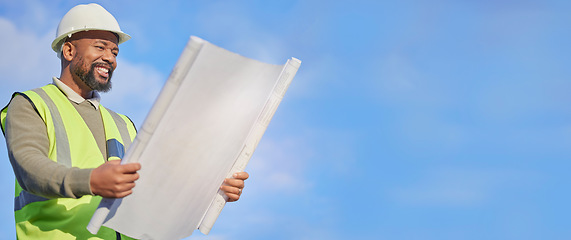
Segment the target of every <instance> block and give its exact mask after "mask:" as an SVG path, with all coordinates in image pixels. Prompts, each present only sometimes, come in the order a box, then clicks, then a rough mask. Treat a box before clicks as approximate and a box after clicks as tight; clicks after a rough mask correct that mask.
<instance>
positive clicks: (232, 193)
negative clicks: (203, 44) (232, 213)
mask: <svg viewBox="0 0 571 240" xmlns="http://www.w3.org/2000/svg"><path fill="white" fill-rule="evenodd" d="M220 189H221V190H222V191H224V194H226V196H227V197H228V202H235V201H238V199H240V195H242V189H241V188H237V187H232V186H222V187H220Z"/></svg>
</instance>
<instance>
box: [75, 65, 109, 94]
mask: <svg viewBox="0 0 571 240" xmlns="http://www.w3.org/2000/svg"><path fill="white" fill-rule="evenodd" d="M83 66H85V62H84V61H83V59H79V64H77V65H76V67H75V68H74V69H73V74H75V75H76V76H78V77H79V79H81V81H82V82H83V83H85V85H87V86H88V87H89V88H91V90H95V91H98V92H109V90H111V76H112V75H113V67H112V66H110V65H109V64H107V63H92V64H91V67H90V68H89V71H88V72H86V71H85V69H84V68H83ZM97 66H105V67H108V69H109V77H108V78H107V81H106V82H104V83H101V82H99V81H97V79H95V68H96V67H97Z"/></svg>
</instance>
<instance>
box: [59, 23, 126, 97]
mask: <svg viewBox="0 0 571 240" xmlns="http://www.w3.org/2000/svg"><path fill="white" fill-rule="evenodd" d="M117 40H118V39H117V36H116V35H115V34H113V33H111V32H107V31H85V32H79V33H75V34H74V35H73V36H72V37H71V39H70V40H69V41H70V42H71V43H72V44H73V45H74V46H75V49H76V52H75V55H74V56H73V59H72V61H71V68H70V69H71V73H72V74H73V75H75V76H76V77H78V78H79V79H80V80H81V81H82V82H83V83H85V84H86V85H87V86H88V87H89V88H91V89H92V90H96V91H100V92H107V91H109V90H110V89H111V76H112V75H113V70H115V68H116V67H117V61H116V57H117V54H118V53H119V48H118V47H117Z"/></svg>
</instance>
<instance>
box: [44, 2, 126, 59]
mask: <svg viewBox="0 0 571 240" xmlns="http://www.w3.org/2000/svg"><path fill="white" fill-rule="evenodd" d="M88 30H103V31H110V32H113V33H116V34H117V36H118V37H119V44H121V43H123V42H125V41H127V40H129V39H131V36H129V35H128V34H126V33H124V32H122V31H121V28H119V23H117V20H115V17H113V15H111V13H109V12H108V11H107V10H105V8H103V7H102V6H100V5H99V4H96V3H90V4H85V5H77V6H75V7H73V8H72V9H70V10H69V12H67V13H66V14H65V16H63V18H62V19H61V21H60V22H59V25H58V27H57V32H56V38H55V39H54V41H53V42H52V49H53V50H54V51H55V52H56V53H60V52H61V47H62V45H63V43H64V42H65V39H66V38H68V37H71V35H72V34H74V33H76V32H81V31H88Z"/></svg>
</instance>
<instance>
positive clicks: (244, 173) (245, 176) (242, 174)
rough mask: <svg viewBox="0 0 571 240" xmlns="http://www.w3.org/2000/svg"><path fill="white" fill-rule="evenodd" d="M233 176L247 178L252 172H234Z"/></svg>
mask: <svg viewBox="0 0 571 240" xmlns="http://www.w3.org/2000/svg"><path fill="white" fill-rule="evenodd" d="M232 177H233V178H235V179H241V180H246V179H248V178H249V177H250V174H248V173H247V172H237V173H234V174H233V175H232Z"/></svg>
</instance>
